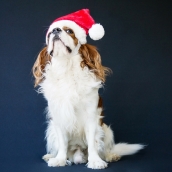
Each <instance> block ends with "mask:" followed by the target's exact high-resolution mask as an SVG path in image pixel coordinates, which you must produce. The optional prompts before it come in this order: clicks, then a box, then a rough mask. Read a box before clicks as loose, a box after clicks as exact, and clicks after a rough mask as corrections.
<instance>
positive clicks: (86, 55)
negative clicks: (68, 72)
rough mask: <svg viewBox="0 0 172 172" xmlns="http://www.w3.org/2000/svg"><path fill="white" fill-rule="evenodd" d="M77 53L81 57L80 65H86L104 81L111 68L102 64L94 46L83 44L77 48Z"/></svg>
mask: <svg viewBox="0 0 172 172" xmlns="http://www.w3.org/2000/svg"><path fill="white" fill-rule="evenodd" d="M79 53H80V54H81V56H82V59H83V61H82V62H81V67H82V68H84V67H85V66H87V67H88V68H89V69H90V70H92V71H93V72H94V74H95V75H96V76H97V77H98V78H99V79H100V80H101V81H102V82H105V78H106V76H107V75H108V74H109V73H110V72H111V70H110V69H109V68H107V67H105V66H102V64H101V57H100V54H99V53H98V51H97V49H96V47H95V46H93V45H89V44H83V45H81V47H80V49H79Z"/></svg>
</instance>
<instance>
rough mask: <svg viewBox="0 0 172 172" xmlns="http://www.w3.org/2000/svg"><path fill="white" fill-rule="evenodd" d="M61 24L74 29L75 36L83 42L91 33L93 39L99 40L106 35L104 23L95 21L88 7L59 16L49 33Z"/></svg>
mask: <svg viewBox="0 0 172 172" xmlns="http://www.w3.org/2000/svg"><path fill="white" fill-rule="evenodd" d="M59 26H67V27H70V28H71V29H73V30H74V32H75V36H76V37H77V38H78V40H79V41H80V43H81V44H85V43H86V42H87V40H86V35H87V34H89V36H90V38H91V39H93V40H99V39H101V38H102V37H103V36H104V33H105V31H104V28H103V26H102V25H100V24H97V23H95V21H94V19H93V18H92V17H91V15H90V12H89V10H88V9H82V10H79V11H76V12H74V13H71V14H68V15H66V16H63V17H60V18H57V19H56V20H54V22H53V23H52V24H51V25H50V27H49V29H48V32H47V35H48V33H49V32H51V31H52V30H53V29H54V28H56V27H59Z"/></svg>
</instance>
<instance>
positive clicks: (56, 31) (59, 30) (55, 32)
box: [52, 27, 62, 34]
mask: <svg viewBox="0 0 172 172" xmlns="http://www.w3.org/2000/svg"><path fill="white" fill-rule="evenodd" d="M61 31H62V30H61V29H60V28H58V27H57V28H55V29H53V30H52V33H54V34H57V33H60V32H61Z"/></svg>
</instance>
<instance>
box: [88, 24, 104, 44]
mask: <svg viewBox="0 0 172 172" xmlns="http://www.w3.org/2000/svg"><path fill="white" fill-rule="evenodd" d="M88 33H89V35H90V38H91V39H93V40H95V41H96V40H99V39H101V38H102V37H103V36H104V34H105V30H104V28H103V26H102V25H100V24H97V23H96V24H93V25H92V27H91V28H90V29H89V31H88Z"/></svg>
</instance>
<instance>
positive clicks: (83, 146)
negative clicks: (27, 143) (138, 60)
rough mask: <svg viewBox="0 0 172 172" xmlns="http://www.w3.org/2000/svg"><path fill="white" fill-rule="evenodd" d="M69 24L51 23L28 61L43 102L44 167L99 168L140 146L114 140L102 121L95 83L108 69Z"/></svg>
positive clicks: (100, 101) (96, 53) (96, 84)
mask: <svg viewBox="0 0 172 172" xmlns="http://www.w3.org/2000/svg"><path fill="white" fill-rule="evenodd" d="M76 35H77V33H76V31H75V29H73V27H69V25H68V24H66V23H65V22H58V24H56V27H52V28H51V27H50V28H49V30H48V33H47V36H46V42H47V46H46V47H44V48H43V49H42V51H41V52H40V53H39V55H38V57H37V60H36V62H35V64H34V66H33V74H34V77H35V86H39V89H38V92H39V93H42V94H43V95H44V97H45V99H46V100H47V102H48V107H47V123H48V127H47V130H46V141H47V146H46V148H47V154H46V155H44V156H43V159H44V160H45V161H46V162H47V163H48V166H50V167H55V166H65V165H67V164H68V165H70V164H71V163H75V164H80V163H87V167H88V168H92V169H104V168H106V167H107V165H108V162H112V161H117V160H119V159H120V158H121V156H124V155H131V154H134V153H136V152H137V151H139V150H140V149H142V148H143V145H140V144H127V143H119V144H115V143H114V136H113V132H112V130H111V128H110V127H109V126H107V125H106V124H105V123H104V122H103V121H102V118H103V112H102V111H103V107H102V99H101V97H100V96H99V94H98V90H99V88H101V87H102V84H103V83H104V82H105V77H106V75H107V74H108V72H109V69H108V68H107V67H104V66H103V65H102V64H101V57H100V54H99V53H98V51H97V49H96V47H95V46H93V45H89V44H81V43H80V41H79V39H78V38H77V36H76Z"/></svg>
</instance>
